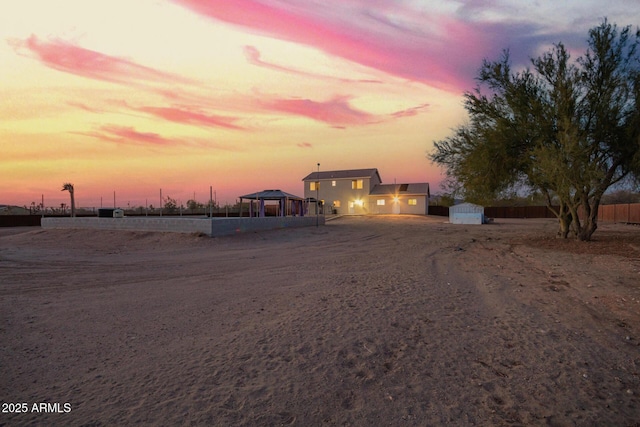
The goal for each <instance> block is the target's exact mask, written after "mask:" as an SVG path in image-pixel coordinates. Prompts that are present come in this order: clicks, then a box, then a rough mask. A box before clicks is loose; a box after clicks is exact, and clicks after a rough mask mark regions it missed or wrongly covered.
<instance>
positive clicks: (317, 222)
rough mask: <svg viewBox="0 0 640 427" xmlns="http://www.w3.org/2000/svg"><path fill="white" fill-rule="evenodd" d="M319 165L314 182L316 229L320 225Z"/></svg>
mask: <svg viewBox="0 0 640 427" xmlns="http://www.w3.org/2000/svg"><path fill="white" fill-rule="evenodd" d="M319 189H320V163H318V176H317V180H316V227H318V226H319V225H320V196H319V194H320V191H319Z"/></svg>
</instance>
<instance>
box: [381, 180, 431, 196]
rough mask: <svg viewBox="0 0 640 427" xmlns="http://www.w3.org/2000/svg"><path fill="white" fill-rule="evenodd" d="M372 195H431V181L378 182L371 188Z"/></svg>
mask: <svg viewBox="0 0 640 427" xmlns="http://www.w3.org/2000/svg"><path fill="white" fill-rule="evenodd" d="M369 195H371V196H376V195H377V196H391V195H393V196H395V195H427V196H429V183H428V182H416V183H411V184H378V185H376V186H375V187H373V188H372V189H371V192H370V193H369Z"/></svg>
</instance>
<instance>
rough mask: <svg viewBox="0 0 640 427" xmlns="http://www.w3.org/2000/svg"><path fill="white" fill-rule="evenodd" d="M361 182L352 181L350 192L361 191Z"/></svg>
mask: <svg viewBox="0 0 640 427" xmlns="http://www.w3.org/2000/svg"><path fill="white" fill-rule="evenodd" d="M362 185H363V181H362V180H361V179H354V180H353V181H351V189H352V190H362Z"/></svg>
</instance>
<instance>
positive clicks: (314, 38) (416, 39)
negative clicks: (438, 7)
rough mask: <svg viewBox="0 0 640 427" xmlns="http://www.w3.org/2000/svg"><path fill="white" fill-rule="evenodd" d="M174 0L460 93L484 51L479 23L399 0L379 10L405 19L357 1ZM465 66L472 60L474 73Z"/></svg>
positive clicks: (383, 4)
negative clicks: (412, 7)
mask: <svg viewBox="0 0 640 427" xmlns="http://www.w3.org/2000/svg"><path fill="white" fill-rule="evenodd" d="M173 1H174V2H175V3H177V4H180V5H182V6H184V7H186V8H189V9H191V10H193V11H195V12H197V13H199V14H202V15H204V16H207V17H210V18H213V19H216V20H221V21H224V22H229V23H231V24H235V25H240V26H243V27H247V28H250V29H252V30H254V31H256V32H258V33H261V34H266V35H269V36H272V37H275V38H279V39H283V40H287V41H292V42H296V43H300V44H304V45H308V46H312V47H314V48H317V49H320V50H322V51H324V52H326V53H328V54H331V55H335V56H338V57H341V58H345V59H348V60H350V61H353V62H356V63H358V64H362V65H365V66H367V67H371V68H374V69H378V70H381V71H384V72H386V73H388V74H392V75H395V76H398V77H402V78H406V79H410V80H413V81H419V82H423V83H426V84H429V85H433V86H435V87H439V88H444V89H448V90H453V91H461V90H465V89H467V88H468V87H469V85H470V84H472V77H473V74H474V73H475V68H477V66H479V64H480V63H481V59H482V57H483V55H484V52H485V51H486V49H485V44H486V36H485V34H484V33H483V32H482V31H481V28H479V27H478V26H476V25H474V24H470V23H466V22H464V21H458V20H455V19H452V18H450V17H446V16H442V15H436V14H432V15H429V16H426V15H424V14H422V15H420V13H419V12H416V11H412V10H402V7H403V6H402V5H398V4H397V2H393V3H389V2H384V1H379V2H376V7H377V8H381V9H384V8H388V9H389V10H394V13H395V15H396V16H401V17H402V18H403V19H404V20H405V21H406V22H404V21H403V22H402V23H398V22H396V21H392V20H391V19H390V18H387V17H386V16H383V15H375V14H374V13H372V12H370V10H371V7H367V4H365V3H362V4H360V3H358V2H346V4H345V5H344V6H343V5H340V6H336V7H337V8H338V9H339V10H337V11H334V10H333V9H336V7H334V6H331V7H328V6H319V5H322V3H309V4H302V3H294V4H290V3H289V2H287V3H284V2H283V3H280V2H274V1H269V0H244V1H242V0H238V1H233V2H230V1H227V0H209V1H200V0H173ZM392 4H393V5H394V6H395V9H393V8H391V6H392ZM412 13H413V14H414V15H420V20H419V21H416V18H415V17H412V16H411V15H412ZM416 23H419V25H417V24H416ZM254 59H256V58H255V57H254ZM257 59H259V58H257ZM469 63H473V64H476V65H474V68H473V70H471V72H470V70H469V65H468V64H469Z"/></svg>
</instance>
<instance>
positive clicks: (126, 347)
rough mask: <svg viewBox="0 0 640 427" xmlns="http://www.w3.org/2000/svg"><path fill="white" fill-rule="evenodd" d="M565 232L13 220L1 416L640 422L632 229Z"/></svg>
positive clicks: (440, 225)
mask: <svg viewBox="0 0 640 427" xmlns="http://www.w3.org/2000/svg"><path fill="white" fill-rule="evenodd" d="M555 229H556V223H555V221H553V220H497V222H496V223H495V224H491V225H486V226H461V225H451V224H448V223H444V222H443V219H441V218H427V217H411V216H408V217H407V216H405V217H400V216H385V217H352V218H340V219H337V220H335V221H331V222H328V223H327V225H326V226H323V227H320V228H315V227H311V228H305V229H288V230H281V231H272V232H263V233H254V234H247V235H239V236H233V237H225V238H213V239H212V238H208V237H198V236H194V235H180V234H162V233H145V232H115V231H114V232H109V231H103V232H95V231H93V232H92V231H69V230H48V231H44V230H41V229H16V230H13V231H5V230H2V231H0V320H1V323H0V369H1V371H2V376H1V378H0V398H1V400H2V402H3V408H2V409H7V410H8V409H11V408H10V407H9V405H5V403H6V404H9V403H27V405H28V406H27V407H28V410H27V411H26V413H6V412H2V413H0V425H7V426H13V425H65V426H73V425H86V426H102V425H104V426H112V425H130V424H140V425H224V426H227V425H234V426H237V425H299V426H309V425H328V426H329V425H352V426H371V425H416V426H424V425H456V426H465V425H482V426H486V425H498V426H501V425H558V426H565V425H580V426H590V425H593V426H595V425H616V426H638V425H640V424H638V423H639V421H640V345H639V343H640V227H637V226H631V225H622V224H616V225H607V224H603V225H601V227H600V229H599V230H598V231H597V232H596V234H595V235H594V238H595V241H593V242H590V243H579V242H574V241H568V242H565V241H558V240H556V239H555V238H553V235H554V231H555ZM34 403H35V404H40V403H51V404H53V403H59V404H60V406H59V407H58V408H59V412H61V413H57V412H56V413H43V412H37V411H34V410H33V404H34ZM65 403H68V404H69V406H64V404H65ZM52 407H55V405H52ZM36 408H38V406H36ZM13 409H15V407H13ZM65 409H70V412H65Z"/></svg>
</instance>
